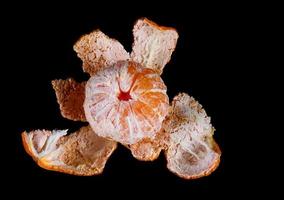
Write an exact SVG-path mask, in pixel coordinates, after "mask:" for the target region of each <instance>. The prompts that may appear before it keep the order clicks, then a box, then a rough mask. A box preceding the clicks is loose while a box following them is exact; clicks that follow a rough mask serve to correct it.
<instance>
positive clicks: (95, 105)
mask: <svg viewBox="0 0 284 200" xmlns="http://www.w3.org/2000/svg"><path fill="white" fill-rule="evenodd" d="M85 95H86V98H85V102H84V110H85V115H86V118H87V120H88V122H89V123H90V125H91V127H92V128H93V130H94V131H95V132H96V133H97V134H98V135H99V136H102V137H106V138H110V139H113V140H115V141H118V142H120V143H122V144H134V143H136V142H138V141H140V140H142V139H143V138H154V137H155V134H156V133H157V132H158V131H159V130H160V129H161V126H162V122H163V120H164V118H165V117H166V115H167V113H168V109H169V99H168V96H167V94H166V86H165V84H164V82H163V80H162V79H161V77H160V76H159V74H158V73H157V72H155V71H154V70H152V69H149V68H144V67H142V66H141V65H139V64H137V63H135V62H132V61H119V62H117V63H116V64H114V65H113V66H111V67H108V68H106V69H105V70H102V71H100V72H98V73H97V74H96V75H95V76H92V77H91V78H90V79H89V81H88V82H87V84H86V94H85Z"/></svg>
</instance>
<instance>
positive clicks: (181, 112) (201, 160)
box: [164, 93, 221, 179]
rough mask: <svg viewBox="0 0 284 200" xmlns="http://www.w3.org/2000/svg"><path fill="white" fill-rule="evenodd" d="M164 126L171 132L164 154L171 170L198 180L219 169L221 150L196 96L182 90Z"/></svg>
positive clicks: (184, 176)
mask: <svg viewBox="0 0 284 200" xmlns="http://www.w3.org/2000/svg"><path fill="white" fill-rule="evenodd" d="M164 129H165V131H166V133H167V134H168V135H169V139H168V141H167V143H168V144H167V146H168V148H167V150H166V152H165V154H166V158H167V161H168V164H167V167H168V169H169V170H170V171H172V172H173V173H175V174H177V175H178V176H180V177H183V178H186V179H195V178H199V177H202V176H207V175H209V174H210V173H212V172H213V171H214V170H215V169H216V168H217V166H218V165H219V162H220V156H221V151H220V149H219V147H218V145H217V143H216V142H215V141H214V139H213V132H214V128H213V126H212V125H211V123H210V118H209V117H207V115H206V112H205V111H204V109H203V108H202V106H201V105H200V104H199V103H198V102H197V101H196V100H195V99H194V98H193V97H190V96H189V95H187V94H185V93H181V94H179V95H177V96H176V97H175V98H174V100H173V102H172V109H171V112H170V114H169V117H167V119H166V120H165V122H164Z"/></svg>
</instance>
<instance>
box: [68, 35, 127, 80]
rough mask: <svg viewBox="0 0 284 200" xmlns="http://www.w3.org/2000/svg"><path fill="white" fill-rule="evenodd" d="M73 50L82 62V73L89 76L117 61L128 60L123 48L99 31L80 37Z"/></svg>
mask: <svg viewBox="0 0 284 200" xmlns="http://www.w3.org/2000/svg"><path fill="white" fill-rule="evenodd" d="M73 48H74V50H75V51H76V52H77V55H78V57H79V58H81V60H82V61H83V70H84V72H87V73H89V74H90V75H91V76H92V75H94V74H96V73H97V72H98V71H100V70H102V69H105V68H107V67H109V66H111V65H113V64H114V63H116V62H117V61H120V60H127V59H129V54H128V52H127V51H126V50H125V49H124V47H123V46H122V45H121V44H120V43H119V42H118V41H117V40H115V39H112V38H109V37H108V36H107V35H105V34H104V33H103V32H101V31H100V30H95V31H93V32H91V33H90V34H87V35H84V36H82V37H81V38H80V39H79V40H78V41H77V42H76V43H75V45H74V47H73Z"/></svg>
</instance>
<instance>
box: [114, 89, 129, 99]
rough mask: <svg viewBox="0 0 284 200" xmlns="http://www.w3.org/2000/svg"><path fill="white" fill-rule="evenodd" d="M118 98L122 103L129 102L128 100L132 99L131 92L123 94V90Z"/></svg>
mask: <svg viewBox="0 0 284 200" xmlns="http://www.w3.org/2000/svg"><path fill="white" fill-rule="evenodd" d="M117 98H118V99H119V100H120V101H128V100H130V99H132V98H131V95H130V92H129V91H127V92H123V91H122V90H120V92H119V94H118V96H117Z"/></svg>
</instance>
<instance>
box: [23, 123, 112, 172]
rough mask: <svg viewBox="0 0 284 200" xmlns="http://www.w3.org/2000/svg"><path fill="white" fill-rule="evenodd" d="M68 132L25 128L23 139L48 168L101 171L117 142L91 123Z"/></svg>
mask: <svg viewBox="0 0 284 200" xmlns="http://www.w3.org/2000/svg"><path fill="white" fill-rule="evenodd" d="M66 134H67V130H54V131H46V130H36V131H31V132H29V133H27V132H23V133H22V141H23V145H24V148H25V150H26V151H27V153H28V154H29V155H30V156H32V158H33V159H34V160H35V161H36V162H37V164H38V165H39V166H40V167H42V168H44V169H48V170H53V171H59V172H64V173H67V174H74V175H82V176H91V175H96V174H100V173H101V172H102V171H103V169H104V166H105V163H106V161H107V160H108V158H109V157H110V155H111V154H112V152H113V151H114V150H115V149H116V146H117V143H116V142H114V141H110V140H107V139H104V138H101V137H99V136H97V135H96V134H95V133H94V132H93V131H92V129H91V128H90V127H89V126H86V127H82V128H81V129H80V130H79V131H77V132H75V133H72V134H71V135H68V136H66Z"/></svg>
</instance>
